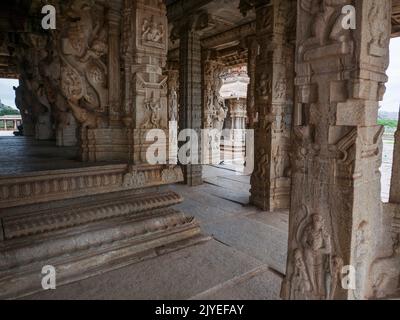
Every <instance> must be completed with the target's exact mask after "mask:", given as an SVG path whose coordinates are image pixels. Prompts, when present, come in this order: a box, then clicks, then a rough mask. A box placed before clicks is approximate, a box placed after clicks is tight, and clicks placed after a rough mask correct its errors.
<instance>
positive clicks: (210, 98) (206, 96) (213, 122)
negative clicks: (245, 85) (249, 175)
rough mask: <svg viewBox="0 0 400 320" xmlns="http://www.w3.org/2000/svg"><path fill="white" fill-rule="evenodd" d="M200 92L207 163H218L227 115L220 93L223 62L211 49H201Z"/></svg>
mask: <svg viewBox="0 0 400 320" xmlns="http://www.w3.org/2000/svg"><path fill="white" fill-rule="evenodd" d="M202 67H203V69H202V74H203V77H202V79H203V81H202V92H203V100H202V102H203V112H202V114H203V127H204V129H208V130H209V131H208V136H204V137H203V138H205V139H207V140H208V141H207V143H205V146H207V147H208V153H207V154H208V156H209V158H208V159H204V160H205V161H206V162H207V163H212V164H219V163H220V162H221V148H220V145H221V134H222V129H223V125H224V120H225V118H226V115H227V111H228V109H227V107H226V106H225V101H224V99H223V98H222V97H221V95H220V90H221V87H222V85H223V80H222V79H221V74H222V71H223V67H224V66H223V64H222V63H220V62H219V61H218V60H217V58H216V55H215V54H214V52H213V51H210V50H203V57H202Z"/></svg>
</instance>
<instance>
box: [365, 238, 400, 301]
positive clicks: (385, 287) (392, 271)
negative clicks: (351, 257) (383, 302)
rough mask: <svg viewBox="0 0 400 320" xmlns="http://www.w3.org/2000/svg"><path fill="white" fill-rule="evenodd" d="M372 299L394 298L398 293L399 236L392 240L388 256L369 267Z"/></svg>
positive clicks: (399, 269)
mask: <svg viewBox="0 0 400 320" xmlns="http://www.w3.org/2000/svg"><path fill="white" fill-rule="evenodd" d="M370 276H371V278H372V290H373V297H372V298H376V299H380V298H386V297H389V296H394V295H397V294H399V292H400V234H397V235H396V237H394V239H393V249H392V253H391V254H390V255H389V256H383V257H379V258H377V259H375V260H374V261H373V263H372V265H371V269H370Z"/></svg>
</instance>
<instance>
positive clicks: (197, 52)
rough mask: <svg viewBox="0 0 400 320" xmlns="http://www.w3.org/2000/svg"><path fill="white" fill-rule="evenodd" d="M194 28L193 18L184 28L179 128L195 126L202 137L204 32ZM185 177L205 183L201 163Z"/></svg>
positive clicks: (188, 181) (194, 182) (190, 181)
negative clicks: (202, 45) (201, 33)
mask: <svg viewBox="0 0 400 320" xmlns="http://www.w3.org/2000/svg"><path fill="white" fill-rule="evenodd" d="M194 29H195V26H194V22H193V21H192V22H187V24H186V27H185V26H182V27H181V29H180V49H179V50H180V52H179V55H180V57H179V61H180V74H179V83H180V89H179V91H180V110H179V130H184V129H194V130H196V131H197V132H198V137H199V138H200V129H201V127H202V104H201V102H202V99H201V95H202V90H201V69H202V68H201V43H200V35H199V34H198V32H196V30H194ZM199 145H200V144H199ZM191 152H194V153H196V152H198V154H200V152H199V150H191ZM198 158H200V157H198ZM199 160H200V159H199ZM184 178H185V183H186V184H188V185H189V186H196V185H200V184H202V167H201V165H200V164H189V165H186V166H185V167H184Z"/></svg>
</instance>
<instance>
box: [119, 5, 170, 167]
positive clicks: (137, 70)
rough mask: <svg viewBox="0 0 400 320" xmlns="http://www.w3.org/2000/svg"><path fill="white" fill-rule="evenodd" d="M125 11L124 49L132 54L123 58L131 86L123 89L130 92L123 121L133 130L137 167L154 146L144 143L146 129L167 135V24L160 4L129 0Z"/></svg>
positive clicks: (161, 142) (161, 145)
mask: <svg viewBox="0 0 400 320" xmlns="http://www.w3.org/2000/svg"><path fill="white" fill-rule="evenodd" d="M124 11H125V14H126V13H130V14H131V16H130V17H129V21H131V22H130V25H128V26H127V27H124V32H125V33H126V35H125V37H124V38H128V39H129V40H128V41H127V42H128V43H125V44H124V45H125V46H127V49H125V50H126V54H130V55H131V56H130V57H129V58H125V61H126V62H128V63H129V62H130V63H131V65H128V66H126V70H125V72H128V75H127V78H128V81H129V82H130V84H129V87H128V88H127V89H126V90H129V91H128V92H127V93H126V98H125V99H127V100H128V102H127V103H125V105H127V109H128V110H126V112H128V114H127V116H126V117H125V121H124V122H125V123H126V124H127V125H128V128H129V130H130V131H132V129H133V140H132V141H131V147H132V145H133V147H132V148H131V150H130V152H132V153H133V154H132V155H131V158H132V159H133V162H134V163H136V164H139V163H147V162H148V159H147V155H146V152H147V149H148V147H149V146H150V145H151V144H154V141H146V135H147V133H148V132H149V130H152V129H160V130H164V132H165V136H166V137H167V136H168V130H167V129H168V101H167V100H168V99H167V77H166V76H165V75H164V74H163V68H164V67H165V64H166V57H167V50H168V23H167V15H166V14H167V13H166V6H165V4H164V2H162V1H157V0H153V1H144V0H140V1H128V2H127V3H126V4H125V8H124ZM130 28H132V29H130ZM130 30H132V31H133V35H134V36H133V37H132V36H130ZM131 37H132V38H131ZM126 119H129V120H128V121H127V120H126ZM130 126H131V127H130ZM158 143H159V147H160V148H165V146H166V145H167V141H165V140H163V139H159V140H158Z"/></svg>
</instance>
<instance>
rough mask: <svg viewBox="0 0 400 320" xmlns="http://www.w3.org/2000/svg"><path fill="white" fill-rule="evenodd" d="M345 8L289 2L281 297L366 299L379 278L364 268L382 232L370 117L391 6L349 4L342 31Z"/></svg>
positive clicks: (379, 88)
mask: <svg viewBox="0 0 400 320" xmlns="http://www.w3.org/2000/svg"><path fill="white" fill-rule="evenodd" d="M348 4H349V1H347V0H343V1H341V0H340V1H330V2H328V1H327V2H324V3H323V5H322V6H321V7H319V8H316V7H315V8H314V7H313V6H310V5H309V2H307V1H298V14H297V27H298V30H297V49H296V75H297V78H296V93H297V94H296V99H297V101H296V102H297V103H296V111H295V114H296V121H295V127H294V150H293V159H292V160H293V175H292V180H293V181H292V197H291V209H290V219H289V251H288V263H287V272H286V279H285V282H284V284H283V287H282V289H283V291H282V294H283V297H284V298H286V299H365V298H371V297H374V296H375V293H374V291H375V289H374V286H377V285H378V286H379V285H380V283H379V279H377V278H375V277H376V276H378V278H379V276H380V275H382V274H383V272H382V271H377V270H375V271H373V272H372V271H371V270H372V269H371V268H370V266H371V263H372V261H373V260H374V257H375V256H376V253H377V250H378V247H379V238H380V237H381V235H380V230H382V226H381V221H382V208H381V200H380V172H379V167H380V164H381V150H382V148H381V145H382V141H381V138H382V133H383V128H382V127H381V126H377V125H376V121H377V114H378V101H379V100H381V99H382V95H383V94H382V93H383V92H384V90H383V89H384V84H385V82H386V81H387V76H386V74H385V71H386V68H387V67H388V57H389V55H388V53H389V48H388V45H389V37H390V17H391V1H390V0H382V1H380V2H379V3H378V2H376V1H373V0H363V1H358V0H357V1H352V2H351V4H352V5H354V6H355V9H356V13H357V27H356V29H355V30H351V29H345V28H343V20H344V18H345V15H344V14H342V9H343V6H345V5H348ZM373 235H374V236H373ZM343 266H352V267H354V268H355V271H356V273H355V276H356V289H355V290H350V289H349V290H346V288H343V287H342V281H341V280H342V276H343V274H342V271H343V269H342V267H343ZM345 275H346V274H345Z"/></svg>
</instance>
